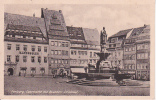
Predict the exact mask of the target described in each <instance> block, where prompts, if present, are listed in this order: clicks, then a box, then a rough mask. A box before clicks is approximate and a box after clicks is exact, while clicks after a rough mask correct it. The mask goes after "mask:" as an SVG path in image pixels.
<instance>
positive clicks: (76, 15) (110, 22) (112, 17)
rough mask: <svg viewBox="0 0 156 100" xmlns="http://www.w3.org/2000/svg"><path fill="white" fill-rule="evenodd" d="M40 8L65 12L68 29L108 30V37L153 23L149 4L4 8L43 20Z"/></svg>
mask: <svg viewBox="0 0 156 100" xmlns="http://www.w3.org/2000/svg"><path fill="white" fill-rule="evenodd" d="M41 8H48V9H49V10H56V11H58V10H62V13H63V15H64V19H65V22H66V26H71V25H72V26H73V27H84V28H91V29H97V30H98V31H99V33H100V31H101V30H102V29H103V27H105V30H106V32H107V34H108V37H109V36H111V35H113V34H115V33H117V32H118V31H120V30H125V29H130V28H136V27H141V26H143V25H144V24H150V6H149V5H143V4H142V5H121V4H96V5H95V4H62V5H60V4H59V5H56V4H55V5H54V4H50V5H41V4H37V5H33V4H29V5H26V4H25V5H23V4H22V5H21V4H20V5H13V4H11V5H5V10H4V11H5V12H8V13H12V14H20V15H26V16H33V14H34V13H35V16H36V17H41Z"/></svg>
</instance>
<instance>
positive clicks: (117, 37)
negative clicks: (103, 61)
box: [105, 29, 132, 69]
mask: <svg viewBox="0 0 156 100" xmlns="http://www.w3.org/2000/svg"><path fill="white" fill-rule="evenodd" d="M131 30H132V29H127V30H122V31H119V32H118V33H116V34H114V35H112V36H110V37H109V38H108V41H107V42H106V44H105V45H106V46H105V47H106V50H107V52H109V53H110V55H109V56H108V58H107V60H108V61H110V63H111V66H112V67H117V68H120V69H123V40H124V39H125V38H127V37H128V34H129V32H130V31H131Z"/></svg>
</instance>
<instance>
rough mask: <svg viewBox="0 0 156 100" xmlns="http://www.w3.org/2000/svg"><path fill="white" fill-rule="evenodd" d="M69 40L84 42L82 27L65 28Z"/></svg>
mask: <svg viewBox="0 0 156 100" xmlns="http://www.w3.org/2000/svg"><path fill="white" fill-rule="evenodd" d="M67 31H68V34H69V38H70V39H77V40H85V37H84V34H83V30H82V27H72V26H67Z"/></svg>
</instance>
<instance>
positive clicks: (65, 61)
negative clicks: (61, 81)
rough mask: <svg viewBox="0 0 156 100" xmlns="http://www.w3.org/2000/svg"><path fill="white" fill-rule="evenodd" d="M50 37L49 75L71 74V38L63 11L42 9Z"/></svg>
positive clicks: (42, 15)
mask: <svg viewBox="0 0 156 100" xmlns="http://www.w3.org/2000/svg"><path fill="white" fill-rule="evenodd" d="M41 12H42V13H41V17H42V18H44V20H45V25H46V31H47V37H48V39H49V56H48V58H49V59H48V61H49V75H53V74H55V75H63V74H64V73H66V74H70V63H69V62H70V39H69V35H68V33H67V28H66V23H65V20H64V17H63V14H62V11H61V10H59V11H54V10H48V9H43V8H42V9H41Z"/></svg>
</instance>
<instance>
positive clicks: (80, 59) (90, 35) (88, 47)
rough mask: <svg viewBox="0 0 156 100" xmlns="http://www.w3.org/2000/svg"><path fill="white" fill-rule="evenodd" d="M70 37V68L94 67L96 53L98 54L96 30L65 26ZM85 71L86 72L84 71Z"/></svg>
mask: <svg viewBox="0 0 156 100" xmlns="http://www.w3.org/2000/svg"><path fill="white" fill-rule="evenodd" d="M67 30H68V34H69V37H70V43H71V47H70V53H71V54H70V59H71V60H70V67H71V68H78V67H80V68H86V69H87V68H88V64H91V65H94V66H96V62H97V61H98V59H99V58H98V56H97V55H96V53H97V52H100V42H99V41H98V39H99V38H100V36H99V33H98V31H97V30H96V29H88V28H82V27H72V26H67ZM86 71H87V70H86Z"/></svg>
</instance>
